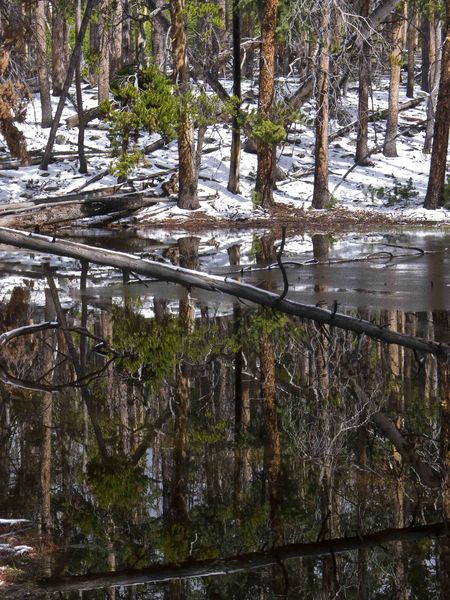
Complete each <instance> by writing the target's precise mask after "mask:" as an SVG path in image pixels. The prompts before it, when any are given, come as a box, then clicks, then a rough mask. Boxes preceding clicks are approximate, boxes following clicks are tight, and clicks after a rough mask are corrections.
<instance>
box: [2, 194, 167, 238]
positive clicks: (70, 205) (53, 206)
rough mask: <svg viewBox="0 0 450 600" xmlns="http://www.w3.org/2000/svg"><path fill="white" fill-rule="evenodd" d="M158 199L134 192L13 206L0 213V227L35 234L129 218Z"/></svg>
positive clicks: (158, 199)
mask: <svg viewBox="0 0 450 600" xmlns="http://www.w3.org/2000/svg"><path fill="white" fill-rule="evenodd" d="M160 200H161V199H160V198H158V197H154V198H153V197H144V196H143V195H141V194H136V193H135V192H133V193H130V194H121V195H116V196H107V197H103V198H102V197H95V196H94V197H90V196H88V197H87V198H85V199H80V198H75V199H69V200H63V199H58V200H56V202H47V203H44V204H39V203H36V204H35V205H32V206H25V207H23V208H19V209H14V206H13V207H12V208H11V205H9V206H8V208H7V209H6V210H4V211H3V212H0V225H1V226H4V227H5V226H6V227H17V226H18V225H19V224H20V226H21V227H23V228H24V229H26V228H29V229H31V230H34V231H44V232H45V231H47V232H48V231H54V230H55V229H56V228H57V227H60V226H62V225H65V224H72V223H73V222H74V221H77V220H80V219H87V218H92V217H100V216H108V218H109V219H110V220H115V219H117V218H122V217H125V216H127V215H130V214H132V213H134V212H136V211H137V210H139V209H141V208H145V207H147V206H152V205H153V204H155V203H157V202H159V201H160Z"/></svg>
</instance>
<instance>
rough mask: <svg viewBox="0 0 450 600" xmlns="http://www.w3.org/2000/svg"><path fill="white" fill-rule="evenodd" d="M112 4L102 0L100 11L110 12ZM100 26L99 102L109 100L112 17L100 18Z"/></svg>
mask: <svg viewBox="0 0 450 600" xmlns="http://www.w3.org/2000/svg"><path fill="white" fill-rule="evenodd" d="M111 10H112V9H111V6H110V5H109V3H108V0H102V3H101V4H100V11H101V12H102V13H103V12H105V13H108V12H110V11H111ZM99 28H100V59H99V64H98V79H97V85H98V103H99V104H100V103H101V102H103V100H107V99H108V96H109V70H110V64H109V49H110V37H111V17H109V18H108V17H106V18H105V17H103V18H100V19H99Z"/></svg>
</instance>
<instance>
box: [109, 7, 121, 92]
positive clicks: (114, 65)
mask: <svg viewBox="0 0 450 600" xmlns="http://www.w3.org/2000/svg"><path fill="white" fill-rule="evenodd" d="M110 10H111V13H112V14H111V32H110V36H111V43H110V55H109V80H110V81H111V80H112V78H113V77H114V75H115V74H116V73H117V71H118V70H119V69H120V68H121V67H122V47H123V44H122V24H123V19H124V14H123V4H122V0H120V1H117V2H116V3H114V2H113V4H112V6H111V9H110Z"/></svg>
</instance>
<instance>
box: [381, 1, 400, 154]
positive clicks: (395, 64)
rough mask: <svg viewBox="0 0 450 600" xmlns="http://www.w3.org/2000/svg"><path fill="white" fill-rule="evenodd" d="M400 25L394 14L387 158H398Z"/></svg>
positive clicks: (385, 146)
mask: <svg viewBox="0 0 450 600" xmlns="http://www.w3.org/2000/svg"><path fill="white" fill-rule="evenodd" d="M402 24H403V18H402V15H400V14H399V13H394V14H393V15H392V16H391V20H390V24H389V28H390V32H389V33H390V36H389V37H390V43H391V52H390V54H389V65H390V78H389V106H388V117H387V123H386V135H385V138H384V147H383V154H384V156H388V157H393V156H398V154H397V141H396V138H397V130H398V98H399V93H400V73H401V39H402Z"/></svg>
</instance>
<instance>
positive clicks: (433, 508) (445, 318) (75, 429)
mask: <svg viewBox="0 0 450 600" xmlns="http://www.w3.org/2000/svg"><path fill="white" fill-rule="evenodd" d="M269 242H270V240H269ZM269 246H270V243H268V244H265V245H264V244H262V245H261V248H262V249H265V250H264V251H265V252H266V251H267V248H269ZM315 248H316V250H317V252H318V253H320V254H321V257H322V255H323V254H324V253H326V247H325V246H324V245H323V244H322V243H321V242H320V240H318V239H317V240H316V242H315ZM197 250H198V240H196V239H195V238H184V239H182V240H180V241H179V255H180V259H179V260H180V264H181V266H186V267H192V266H195V263H196V253H197ZM272 259H273V257H271V258H270V260H272ZM321 259H322V258H321ZM230 260H231V262H232V263H234V264H238V263H239V253H238V251H237V249H234V250H233V251H232V252H230ZM83 285H85V284H83ZM316 291H320V290H316ZM82 297H83V300H82V302H81V303H80V305H76V306H73V307H72V308H71V309H70V310H69V311H66V312H65V318H66V321H67V330H66V332H64V327H59V328H53V329H49V330H47V331H41V332H39V333H36V334H34V335H24V336H20V337H17V338H15V339H13V340H11V342H9V343H8V344H7V345H6V346H4V348H3V351H2V358H1V361H2V363H1V367H2V371H6V372H8V373H9V374H10V376H11V377H12V378H13V379H14V382H15V383H18V380H22V381H34V382H36V383H38V384H39V385H42V386H44V385H45V386H47V387H48V386H49V387H52V386H53V387H54V388H55V390H57V391H55V392H54V393H51V392H50V391H48V390H44V389H43V391H42V392H39V391H38V390H37V389H27V386H26V385H24V386H23V387H18V386H17V385H16V386H12V385H10V384H7V383H2V384H0V386H1V398H2V400H1V406H0V475H1V478H2V482H3V485H2V486H0V516H1V517H24V518H28V519H30V521H31V523H32V524H33V528H27V530H26V531H25V532H23V533H21V532H20V531H18V532H16V533H14V532H13V531H11V530H10V527H8V526H6V525H0V527H2V528H3V531H2V532H0V535H1V536H2V538H3V539H4V540H7V541H8V540H9V541H10V542H11V541H14V540H15V542H16V544H17V543H19V542H20V543H25V542H26V543H29V544H30V545H32V546H33V547H34V551H33V553H32V554H30V555H28V556H22V557H21V558H20V559H18V558H16V559H14V560H12V559H11V558H10V557H6V556H5V557H3V556H2V555H1V554H0V559H1V560H2V561H3V563H4V564H9V566H10V567H11V566H14V567H16V568H19V569H21V570H22V571H23V577H24V579H25V580H26V581H27V583H26V584H25V583H23V582H22V581H21V580H19V581H16V584H15V586H10V587H8V588H7V590H10V591H9V592H7V593H10V594H13V592H14V590H16V592H17V594H18V593H19V591H17V590H23V589H24V586H25V585H28V586H31V585H34V581H35V580H36V578H42V577H50V576H52V577H58V576H60V575H81V574H86V573H99V572H110V571H123V570H124V569H131V571H129V577H130V578H131V579H129V580H128V581H129V582H132V581H133V579H132V578H133V573H136V572H137V571H138V570H139V569H143V568H145V567H147V566H149V565H152V564H156V565H157V564H161V565H164V564H166V563H174V562H179V561H184V560H186V561H188V562H187V563H186V565H187V566H188V567H189V566H190V567H189V568H192V569H193V570H191V571H189V573H190V574H191V576H192V575H195V574H196V573H197V574H200V573H202V574H203V575H204V574H205V572H204V571H203V572H202V571H201V570H200V571H195V568H196V565H198V564H199V561H205V560H207V559H215V558H217V559H218V560H219V559H221V558H223V557H230V556H234V557H236V558H235V561H234V563H233V564H234V566H235V567H236V565H237V566H239V560H240V557H242V555H244V554H247V553H252V552H257V551H267V552H270V551H272V549H275V548H277V547H279V546H283V547H285V546H286V545H289V544H292V543H294V542H305V543H306V542H318V546H317V548H319V550H317V553H316V554H315V555H314V554H313V555H312V556H311V555H310V557H309V558H304V559H290V560H283V559H282V558H280V559H277V558H276V557H275V558H274V559H273V561H272V562H275V564H274V565H272V566H271V567H270V566H266V567H265V568H260V569H258V570H251V569H249V568H248V566H249V565H247V564H246V563H245V560H244V558H242V561H243V562H242V565H243V568H245V569H246V570H245V571H244V572H237V573H233V574H229V575H223V576H222V577H218V576H210V577H207V576H204V577H202V578H198V577H197V578H195V577H194V578H191V579H189V578H188V579H175V578H173V580H172V581H171V582H169V583H166V584H152V585H151V586H149V585H147V586H145V585H141V586H138V587H135V586H121V587H118V588H116V589H115V591H113V588H111V589H110V590H109V592H108V597H110V598H113V597H115V598H150V597H164V598H236V599H238V598H239V599H241V598H242V599H246V598H248V599H253V598H256V597H264V598H275V597H277V598H300V597H301V598H311V599H313V598H324V599H325V598H326V599H328V598H358V599H363V598H409V597H411V598H431V597H439V596H440V597H441V598H447V597H449V595H450V594H449V582H448V577H449V573H450V565H449V562H450V559H449V556H450V553H449V546H448V536H446V535H441V536H440V538H439V540H438V541H436V539H434V538H435V537H436V531H434V533H433V532H431V533H430V537H423V538H422V539H420V540H416V541H411V538H408V537H407V536H406V537H402V535H401V534H398V538H397V539H398V541H391V542H388V541H386V543H384V544H378V543H375V544H372V546H371V545H370V544H369V545H360V546H358V539H360V540H363V539H364V536H365V535H366V534H371V533H372V532H375V531H378V530H385V529H389V528H397V529H402V528H406V529H405V531H406V530H408V528H410V527H411V526H419V525H425V524H432V523H435V522H441V521H445V520H446V519H447V518H448V513H449V510H450V492H449V486H448V482H447V473H448V467H449V465H450V450H449V439H450V438H449V436H450V433H449V432H450V417H449V415H450V399H449V378H448V363H446V362H445V361H444V360H437V359H436V358H434V357H424V356H418V355H414V353H413V352H412V351H410V350H407V349H402V348H399V347H397V346H386V345H383V344H382V343H381V342H377V341H373V340H370V339H369V338H367V337H366V336H360V337H357V336H355V335H353V334H351V333H348V332H343V331H340V330H338V329H335V328H332V327H328V326H326V327H324V326H318V325H316V324H314V323H311V322H302V321H301V320H300V319H298V318H295V317H289V316H286V315H281V314H278V313H276V312H274V311H272V310H268V309H252V308H250V307H248V306H247V305H246V304H243V303H240V302H239V301H236V302H235V304H234V308H233V309H232V311H230V314H216V313H213V312H211V311H210V309H209V308H208V307H207V306H204V305H199V304H198V302H196V299H195V293H194V292H186V293H185V295H183V296H182V298H181V299H180V302H179V310H178V312H177V313H176V314H174V313H173V312H170V311H169V306H168V305H167V303H164V302H163V301H160V300H158V299H155V301H154V312H153V313H151V314H150V313H149V311H148V307H146V306H144V305H143V303H142V302H141V301H140V300H139V299H135V298H133V299H132V298H125V299H124V301H123V303H122V304H121V305H114V306H113V305H110V306H107V305H104V304H103V305H102V307H101V308H98V307H97V308H96V307H95V306H93V305H89V306H88V305H87V302H86V298H85V297H84V296H82ZM55 305H56V306H55ZM32 309H33V307H32V306H31V302H30V294H29V290H27V288H24V287H18V288H16V289H15V290H14V292H13V294H12V297H11V299H10V301H9V302H8V303H6V304H5V305H4V306H2V309H1V316H0V319H1V328H2V331H7V330H11V329H13V328H15V327H19V326H22V325H27V324H29V323H30V321H29V319H30V314H31V311H32ZM55 312H56V314H58V306H57V299H56V298H55V297H52V294H50V293H49V294H48V295H47V308H46V318H48V319H52V318H54V316H53V315H54V314H55ZM354 314H355V316H360V317H361V318H367V317H368V315H367V311H366V312H365V313H364V314H363V313H362V311H361V313H359V314H358V313H357V312H356V311H355V312H354ZM370 318H371V320H373V321H377V322H379V323H380V324H389V327H391V328H394V329H397V330H399V331H401V332H406V333H412V334H415V333H420V334H421V335H423V337H426V338H427V339H436V340H442V341H447V340H448V337H449V336H448V333H449V313H448V312H443V311H441V312H439V313H438V312H435V313H427V314H426V315H425V314H424V313H418V314H414V313H408V314H406V315H405V314H402V313H399V312H396V311H389V312H386V311H384V312H383V311H379V312H378V313H375V312H372V313H371V314H370ZM80 327H81V329H77V328H80ZM83 327H86V328H87V329H88V330H89V333H90V335H89V336H86V335H84V334H83V329H82V328H83ZM100 340H103V341H104V342H105V343H104V344H100V343H99V342H100ZM74 353H75V354H74ZM74 382H75V383H74ZM28 387H32V386H28ZM442 531H443V530H440V532H441V534H442ZM424 535H425V534H424ZM354 536H356V537H354ZM331 538H351V539H353V538H354V539H355V541H354V542H352V544H353V545H350V548H354V550H348V551H346V552H341V550H339V548H338V546H336V552H328V555H327V556H325V557H324V556H323V546H320V544H321V543H326V540H327V539H331ZM432 538H433V539H432ZM387 539H390V540H392V539H393V538H392V537H391V538H387ZM320 548H322V551H320ZM283 556H285V555H283ZM244 563H245V564H244ZM208 564H210V563H208ZM266 564H267V565H269V564H270V562H269V563H266ZM205 569H206V573H207V572H208V571H207V568H206V567H205ZM209 569H210V570H209V573H214V572H215V569H214V566H213V564H210V566H209ZM218 570H219V571H220V569H218ZM225 570H226V569H225ZM235 570H236V569H235ZM144 579H145V578H144ZM149 579H151V577H149ZM49 581H50V582H51V581H52V580H51V578H50V579H49ZM58 581H59V580H58ZM135 581H137V580H136V579H135ZM106 582H107V580H106ZM53 583H54V584H55V586H56V587H58V585H59V586H60V588H61V589H62V590H63V591H62V592H61V594H60V595H59V596H57V597H62V598H67V599H69V598H72V597H75V596H72V595H71V593H72V592H70V591H67V590H68V589H71V588H69V587H65V585H66V584H64V583H62V582H61V581H60V583H59V584H58V582H57V581H56V582H55V581H53ZM66 583H67V581H66ZM104 584H105V581H103V583H101V585H104ZM73 586H74V588H73V589H76V586H77V583H76V581H75V582H74V583H73ZM79 587H82V584H81V583H80V584H79ZM32 589H33V592H32V593H33V594H35V597H38V596H39V593H40V592H38V591H37V588H32ZM64 590H66V591H64ZM43 593H44V592H43ZM158 594H159V595H158ZM104 597H106V596H105V592H103V591H91V592H84V593H83V598H104Z"/></svg>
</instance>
